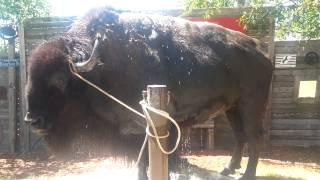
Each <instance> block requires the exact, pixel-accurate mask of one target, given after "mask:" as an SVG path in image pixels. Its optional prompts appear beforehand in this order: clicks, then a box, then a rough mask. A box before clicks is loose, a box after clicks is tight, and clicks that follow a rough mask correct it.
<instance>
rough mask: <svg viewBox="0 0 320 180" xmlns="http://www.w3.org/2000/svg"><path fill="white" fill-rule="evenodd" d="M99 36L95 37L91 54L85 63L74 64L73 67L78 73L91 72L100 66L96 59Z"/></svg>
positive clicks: (97, 58) (98, 59)
mask: <svg viewBox="0 0 320 180" xmlns="http://www.w3.org/2000/svg"><path fill="white" fill-rule="evenodd" d="M100 41H101V36H100V35H97V37H96V40H95V42H94V46H93V49H92V53H91V55H90V57H89V59H88V60H87V61H84V62H76V63H75V66H76V68H77V70H78V71H80V72H89V71H91V70H92V69H93V68H94V67H95V66H96V65H98V64H100V63H101V61H100V58H99V57H98V56H99V55H98V49H99V46H100Z"/></svg>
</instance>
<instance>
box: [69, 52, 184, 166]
mask: <svg viewBox="0 0 320 180" xmlns="http://www.w3.org/2000/svg"><path fill="white" fill-rule="evenodd" d="M68 63H69V68H70V72H71V73H72V74H73V75H74V76H75V77H77V78H79V79H80V80H82V81H83V82H85V83H87V84H88V85H89V86H91V87H93V88H94V89H96V90H98V91H99V92H100V93H102V94H104V95H105V96H107V97H109V98H110V99H112V100H114V101H115V102H117V103H119V104H120V105H122V106H123V107H125V108H126V109H128V110H129V111H131V112H133V113H135V114H136V115H138V116H140V117H142V118H144V119H145V120H146V121H147V127H146V136H145V139H144V142H143V144H142V147H141V149H140V152H139V156H138V159H137V162H136V166H137V164H138V163H139V162H140V159H141V156H142V153H143V150H144V148H145V146H146V143H147V139H148V136H149V137H152V138H155V139H156V142H157V145H158V147H159V149H160V150H161V152H162V153H164V154H167V155H169V154H172V153H173V152H175V151H176V150H177V148H178V146H179V142H180V139H181V130H180V127H179V125H178V123H177V122H176V121H175V120H174V119H173V118H172V117H170V115H169V114H168V113H167V112H165V111H162V110H159V109H156V108H154V107H151V106H150V105H149V104H148V103H147V102H146V101H145V100H142V101H140V105H141V107H142V110H143V112H144V114H145V115H144V114H142V113H140V112H139V111H137V110H135V109H133V108H132V107H130V106H128V105H127V104H125V103H124V102H122V101H121V100H119V99H117V98H116V97H114V96H112V95H111V94H109V93H108V92H106V91H105V90H103V89H101V88H100V87H98V86H97V85H95V84H94V83H92V82H90V81H89V80H87V79H86V78H84V77H82V76H81V75H80V74H79V73H78V70H77V67H76V66H75V64H74V62H73V61H72V59H71V58H68ZM149 111H151V112H153V113H155V114H158V115H160V116H162V117H164V118H166V119H168V120H169V121H170V122H171V123H172V124H173V125H174V126H175V127H176V128H177V132H178V133H177V140H176V144H175V146H174V147H173V148H172V149H171V150H170V151H167V150H165V149H164V147H163V146H162V144H161V142H160V139H163V138H168V137H169V136H170V134H169V132H168V133H167V134H166V135H164V136H159V134H158V131H157V129H156V127H155V125H154V122H153V120H152V119H151V116H150V114H149ZM150 127H151V129H152V131H153V133H154V134H152V133H151V132H150V131H149V128H150Z"/></svg>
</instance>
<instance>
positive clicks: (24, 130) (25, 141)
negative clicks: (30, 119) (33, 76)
mask: <svg viewBox="0 0 320 180" xmlns="http://www.w3.org/2000/svg"><path fill="white" fill-rule="evenodd" d="M24 31H25V29H24V26H23V24H20V26H19V40H20V109H21V115H20V120H19V122H20V132H21V133H20V138H21V139H20V147H21V149H20V151H21V152H27V151H29V150H30V149H29V144H30V127H29V126H28V125H26V123H25V122H24V120H23V119H24V116H25V114H26V112H27V106H28V104H27V101H26V98H25V86H26V84H27V63H26V44H25V36H24Z"/></svg>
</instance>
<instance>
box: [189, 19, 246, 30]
mask: <svg viewBox="0 0 320 180" xmlns="http://www.w3.org/2000/svg"><path fill="white" fill-rule="evenodd" d="M187 19H189V20H191V21H202V22H203V21H206V22H211V23H215V24H219V25H221V26H223V27H226V28H228V29H232V30H235V31H239V32H245V29H244V26H243V25H240V24H239V22H240V17H213V18H201V17H188V18H187Z"/></svg>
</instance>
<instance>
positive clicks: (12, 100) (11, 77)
mask: <svg viewBox="0 0 320 180" xmlns="http://www.w3.org/2000/svg"><path fill="white" fill-rule="evenodd" d="M14 56H15V40H14V39H10V40H9V49H8V58H9V59H14V58H15V57H14ZM8 82H9V87H8V110H9V115H8V116H9V119H8V120H9V138H10V140H9V141H10V152H11V153H15V152H16V134H17V128H16V126H17V121H16V114H17V113H16V99H17V97H16V67H8Z"/></svg>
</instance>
